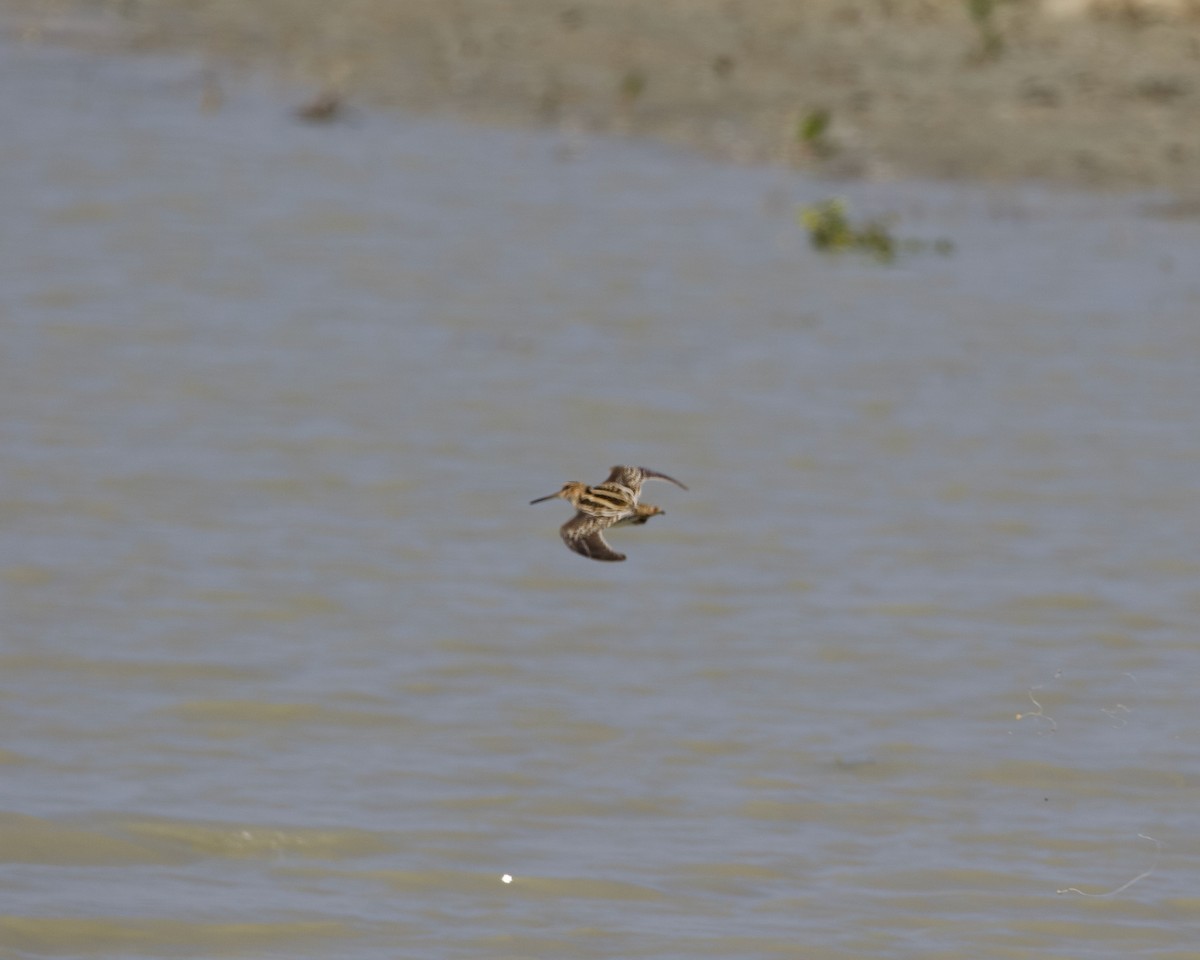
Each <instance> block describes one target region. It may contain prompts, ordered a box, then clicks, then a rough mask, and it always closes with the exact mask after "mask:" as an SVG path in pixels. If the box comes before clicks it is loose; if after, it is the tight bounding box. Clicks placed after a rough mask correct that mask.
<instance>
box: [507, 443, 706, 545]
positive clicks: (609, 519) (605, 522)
mask: <svg viewBox="0 0 1200 960" xmlns="http://www.w3.org/2000/svg"><path fill="white" fill-rule="evenodd" d="M647 480H666V481H668V482H670V483H673V484H675V486H677V487H681V488H682V489H684V490H686V489H687V487H685V486H684V485H683V484H682V483H680V482H679V481H678V480H676V479H675V478H674V477H668V476H667V475H666V474H665V473H659V472H658V471H656V470H647V469H646V468H645V467H626V466H616V467H613V468H612V471H611V472H610V473H609V475H608V479H607V480H605V481H604V482H603V483H598V484H596V485H595V486H594V487H589V486H588V485H587V484H586V483H581V482H580V481H578V480H570V481H568V482H567V483H564V484H563V486H562V489H561V490H559V491H558V492H557V493H551V494H549V495H547V496H545V497H538V498H537V499H536V500H530V501H529V502H530V503H531V504H534V503H541V502H542V501H543V500H553V499H555V498H558V499H560V500H566V501H567V503H569V504H570V505H571V506H573V507H574V508H575V516H574V517H572V518H571V519H570V520H568V521H567V522H566V523H564V524H563V525H562V527H561V528H559V531H558V532H559V534H560V535H561V536H562V538H563V543H565V544H566V545H567V546H568V547H570V548H571V549H572V550H574V551H575V552H576V553H578V554H581V555H583V556H585V557H590V558H591V559H593V560H624V559H625V554H623V553H617V551H616V550H614V549H613V548H612V547H610V546H609V545H608V542H607V541H606V540H605V539H604V531H605V530H607V529H608V528H609V527H624V526H633V525H638V526H640V525H641V524H644V523H645V522H646V521H647V520H649V519H650V518H651V517H655V516H658V515H659V514H661V513H664V512H665V511H664V510H662V509H661V508H660V507H655V506H652V505H651V504H648V503H641V502H639V499H640V497H641V495H642V484H643V483H645V482H646V481H647Z"/></svg>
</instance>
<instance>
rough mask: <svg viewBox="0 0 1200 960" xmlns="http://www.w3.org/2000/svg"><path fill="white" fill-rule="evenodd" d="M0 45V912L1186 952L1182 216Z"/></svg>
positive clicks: (512, 945)
mask: <svg viewBox="0 0 1200 960" xmlns="http://www.w3.org/2000/svg"><path fill="white" fill-rule="evenodd" d="M0 74H2V76H0V89H3V90H4V94H3V95H2V96H0V118H2V121H3V123H2V126H3V129H4V131H5V137H4V142H3V145H2V146H0V204H2V205H3V206H2V209H3V219H4V231H3V238H4V239H3V246H4V250H3V256H2V257H0V323H2V324H3V349H2V351H0V443H2V447H0V585H2V590H3V594H2V597H0V599H2V603H3V623H2V625H0V629H2V634H0V862H2V863H3V868H2V870H0V956H3V957H26V956H58V957H76V956H113V957H128V956H216V955H222V956H224V955H237V956H253V957H289V958H292V957H308V956H311V957H329V956H343V957H362V958H393V957H428V956H441V957H481V956H488V957H555V958H560V957H617V956H619V957H628V958H640V957H654V958H676V957H678V958H694V957H721V958H734V957H737V958H742V957H745V958H758V957H774V956H780V955H783V956H793V955H794V956H804V957H808V958H838V960H842V958H847V960H848V958H861V957H867V956H869V957H895V958H901V957H904V958H907V957H918V956H919V957H931V956H945V957H967V956H970V957H980V958H991V957H997V958H1006V957H1029V956H1039V957H1042V956H1051V955H1053V956H1064V957H1066V956H1070V957H1127V956H1131V955H1135V954H1136V955H1138V956H1140V957H1156V958H1167V957H1171V958H1178V957H1183V956H1190V955H1192V951H1194V950H1195V945H1196V944H1197V943H1200V922H1198V921H1197V911H1198V910H1200V899H1198V898H1197V890H1198V886H1197V878H1198V876H1200V840H1197V836H1198V833H1200V803H1198V801H1200V790H1198V789H1197V788H1198V787H1200V730H1198V723H1197V716H1198V713H1197V708H1196V698H1195V687H1196V678H1197V675H1198V672H1200V653H1198V652H1197V644H1196V627H1195V623H1196V621H1197V618H1198V616H1200V588H1198V587H1197V576H1198V575H1200V545H1198V544H1200V510H1198V509H1197V502H1196V501H1197V495H1198V493H1200V429H1197V422H1196V420H1197V414H1196V411H1197V410H1198V409H1200V376H1197V360H1198V357H1200V325H1198V324H1197V317H1200V280H1197V279H1196V278H1195V272H1194V264H1195V263H1196V262H1197V259H1198V258H1200V226H1197V224H1196V223H1195V222H1189V221H1180V220H1167V219H1155V218H1153V217H1150V216H1147V215H1146V213H1145V210H1146V206H1147V203H1148V202H1149V201H1147V199H1146V198H1125V199H1100V198H1095V197H1079V196H1075V197H1071V196H1061V195H1054V194H1050V193H1045V192H1040V191H1038V190H1035V189H1032V188H1031V189H1022V190H1006V191H1003V192H996V191H989V190H984V189H978V188H966V187H958V188H948V187H932V186H923V185H896V184H892V185H874V186H854V187H846V188H845V190H844V191H843V192H845V193H846V194H847V195H848V197H849V199H850V202H851V205H852V209H854V210H855V211H857V212H873V213H884V212H892V213H895V214H896V215H898V217H899V220H898V223H897V227H896V229H897V232H899V233H900V234H902V235H907V236H914V237H923V238H926V239H933V238H937V237H947V238H950V239H951V240H953V242H954V244H955V252H954V254H953V255H951V256H939V255H935V254H933V253H931V252H926V253H921V254H913V255H911V256H908V257H905V258H903V259H902V260H901V261H900V262H899V264H898V265H896V266H893V267H881V266H879V265H876V264H873V263H871V262H869V261H864V260H857V259H854V258H846V259H833V260H831V259H825V258H821V257H819V256H817V255H815V254H813V253H812V252H811V251H809V250H808V248H807V244H806V239H805V237H804V236H803V235H802V234H801V232H800V230H799V229H798V227H797V225H796V223H795V216H794V215H795V209H796V207H797V206H798V205H803V204H806V203H812V202H814V201H816V200H819V199H822V198H823V197H825V196H827V195H828V194H829V193H830V192H831V190H832V189H833V188H831V187H830V185H829V184H820V183H814V182H810V181H805V180H802V179H797V178H795V177H793V176H791V175H789V174H786V173H782V172H769V171H760V170H747V169H726V168H720V167H716V166H712V165H708V164H706V163H704V162H701V161H698V160H695V159H692V158H689V157H686V156H681V155H678V154H671V153H668V152H664V151H659V150H655V149H650V148H644V147H639V146H636V145H628V144H615V143H606V142H603V141H594V140H586V139H581V140H572V139H567V138H563V137H559V136H552V135H545V136H539V135H530V134H510V133H501V132H497V131H492V130H485V129H472V128H466V127H460V126H453V125H445V124H440V123H436V122H430V121H428V120H419V119H411V118H394V117H387V116H381V115H374V114H369V113H362V112H360V113H358V114H355V115H354V116H352V117H351V118H350V119H349V120H348V121H347V122H345V123H341V124H335V125H331V126H327V127H307V126H303V125H301V124H298V123H297V122H295V120H294V119H293V118H292V117H291V116H290V115H289V112H288V110H287V108H286V103H285V101H284V100H282V99H281V97H280V96H279V95H278V92H277V91H270V90H260V89H241V90H237V91H227V99H226V101H225V103H224V105H223V106H222V108H221V109H220V110H219V111H217V112H215V113H210V114H205V113H202V112H201V111H200V109H199V103H200V99H201V94H202V82H201V78H200V74H199V71H198V69H197V68H196V66H195V65H194V64H191V63H188V62H181V61H170V60H149V59H148V60H106V59H101V58H96V57H92V56H88V55H83V54H79V53H72V52H67V51H61V50H47V49H39V48H35V47H17V46H15V45H13V44H12V43H9V44H8V45H7V46H6V47H5V49H4V50H3V56H2V57H0ZM617 462H631V463H640V464H644V465H646V466H649V467H653V468H657V469H659V470H663V471H666V472H668V473H671V474H672V475H674V476H677V477H679V478H680V479H682V480H684V481H685V482H686V483H688V484H689V486H690V488H691V489H690V490H689V491H688V492H684V491H681V490H678V489H676V488H673V487H670V486H668V485H665V484H656V485H653V486H648V487H647V490H646V493H647V499H648V500H649V501H651V502H654V503H657V504H659V505H660V506H663V507H664V508H665V509H666V516H664V517H661V518H656V519H655V520H653V521H651V523H649V524H647V525H646V526H645V527H642V528H632V529H629V530H622V531H618V532H617V533H615V534H613V537H612V539H613V541H614V543H616V544H617V545H618V547H619V548H620V549H622V550H625V551H626V552H627V553H628V554H629V560H628V561H627V562H626V563H624V564H619V565H617V564H611V565H610V564H598V563H593V562H589V561H587V560H584V559H582V558H580V557H576V556H574V555H572V554H570V553H568V552H567V551H566V550H565V549H563V547H562V545H561V543H560V542H559V541H558V538H557V534H556V527H557V525H558V524H559V523H561V522H562V521H563V520H565V519H566V517H567V516H568V515H569V511H568V509H567V508H566V507H565V505H563V504H560V503H557V502H555V503H551V504H539V505H538V506H536V507H530V506H527V502H528V501H529V500H530V499H532V498H534V497H537V496H541V495H543V494H546V493H550V492H551V491H552V490H554V489H555V488H557V487H558V485H559V484H560V483H561V482H562V481H564V480H567V479H570V478H578V479H583V480H587V481H591V482H595V481H597V480H599V479H601V478H602V477H603V475H604V473H605V472H606V470H607V468H608V466H609V465H610V464H612V463H617ZM505 874H507V875H510V876H511V878H512V882H511V883H504V882H502V879H501V877H502V875H505ZM1059 891H1064V892H1059Z"/></svg>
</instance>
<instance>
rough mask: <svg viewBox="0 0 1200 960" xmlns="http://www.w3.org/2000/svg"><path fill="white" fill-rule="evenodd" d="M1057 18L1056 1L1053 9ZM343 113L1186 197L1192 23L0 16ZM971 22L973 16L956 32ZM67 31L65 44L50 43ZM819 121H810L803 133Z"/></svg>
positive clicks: (35, 6)
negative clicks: (337, 105)
mask: <svg viewBox="0 0 1200 960" xmlns="http://www.w3.org/2000/svg"><path fill="white" fill-rule="evenodd" d="M1064 2H1065V0H1064ZM0 7H3V8H7V9H8V10H9V12H10V14H12V17H11V18H10V19H16V20H18V21H19V22H20V23H21V24H22V27H21V29H22V30H23V32H24V34H25V35H26V36H29V37H33V38H38V37H40V38H44V39H50V40H54V39H61V38H63V37H64V36H67V35H69V36H71V37H73V38H75V40H76V41H79V40H80V38H83V37H86V36H87V35H88V30H87V29H82V30H81V29H79V28H78V27H79V24H80V23H81V19H80V18H81V17H86V20H87V22H88V23H91V24H93V25H94V24H96V23H99V24H100V25H101V26H102V28H103V29H100V30H98V31H97V33H96V35H97V36H98V35H100V34H103V35H104V36H105V37H106V38H107V42H110V43H111V42H113V39H114V38H116V42H117V44H118V45H119V46H122V47H125V48H128V49H142V50H185V51H192V52H198V53H201V54H202V55H203V56H204V57H205V58H206V59H207V60H208V62H209V63H210V64H211V65H212V67H213V70H214V72H215V74H216V75H217V76H219V77H220V78H221V82H222V83H224V84H229V83H234V82H236V76H237V69H238V68H239V67H250V68H254V69H262V68H266V69H270V70H273V71H278V72H279V73H281V74H282V75H283V76H285V77H287V78H288V79H289V80H294V81H297V82H300V83H303V84H307V85H309V86H310V87H311V88H312V89H313V90H333V91H336V92H337V93H338V94H339V95H341V96H344V97H345V98H346V99H347V100H349V101H351V102H354V101H359V102H363V103H372V104H377V105H397V106H403V107H406V108H415V109H419V110H439V111H451V112H454V113H457V114H459V115H462V116H466V117H470V118H473V119H484V120H487V121H489V122H502V123H535V124H552V125H563V126H567V127H574V128H580V129H587V130H594V131H604V132H610V133H618V134H628V135H634V136H645V137H653V138H657V139H660V140H664V141H668V142H671V143H676V144H681V145H687V146H691V147H696V148H699V149H701V150H703V151H705V152H708V153H710V154H713V155H716V156H718V157H722V158H726V159H730V160H734V161H738V162H767V163H781V164H788V165H791V166H794V167H797V168H803V169H808V170H811V171H812V172H814V173H818V174H827V175H833V176H866V177H875V178H886V177H908V176H920V177H969V178H976V179H982V180H1001V181H1004V180H1007V181H1011V180H1017V179H1024V178H1032V179H1039V180H1047V181H1053V182H1059V183H1069V184H1075V185H1086V186H1092V187H1101V188H1113V189H1123V188H1135V187H1166V188H1169V189H1172V190H1174V191H1176V192H1178V193H1181V194H1183V195H1185V196H1196V195H1197V193H1198V192H1200V122H1198V118H1200V15H1197V14H1196V12H1195V11H1194V10H1193V11H1191V12H1189V11H1188V10H1187V9H1178V8H1172V9H1167V8H1161V7H1160V8H1157V9H1156V8H1148V7H1135V6H1133V5H1131V4H1128V3H1126V4H1121V5H1118V6H1114V7H1110V8H1109V9H1108V10H1107V11H1101V12H1092V13H1078V12H1063V11H1064V10H1065V9H1067V8H1065V7H1063V5H1062V3H1060V4H1059V7H1058V12H1055V13H1047V12H1044V11H1042V9H1041V8H1039V7H1037V6H1035V5H1034V4H1033V3H1032V2H1031V0H1007V2H1000V0H963V2H959V0H873V2H868V0H805V2H795V0H793V2H783V0H656V2H654V3H646V2H643V0H341V2H339V3H324V2H318V0H241V2H230V0H129V2H125V3H121V4H119V5H116V4H103V3H90V4H89V3H84V2H82V0H74V2H70V0H62V2H58V3H52V2H46V0H43V2H40V3H32V2H29V0H3V2H0ZM972 10H973V11H974V16H972ZM68 28H70V29H68ZM823 121H824V122H823Z"/></svg>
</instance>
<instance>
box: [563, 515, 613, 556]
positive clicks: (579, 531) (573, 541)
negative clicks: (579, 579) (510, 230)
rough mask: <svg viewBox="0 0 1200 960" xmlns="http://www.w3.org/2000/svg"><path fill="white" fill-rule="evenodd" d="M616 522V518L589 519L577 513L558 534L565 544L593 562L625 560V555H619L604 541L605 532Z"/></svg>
mask: <svg viewBox="0 0 1200 960" xmlns="http://www.w3.org/2000/svg"><path fill="white" fill-rule="evenodd" d="M615 520H616V518H615V517H589V516H588V515H587V514H586V513H577V514H575V516H574V518H573V519H571V520H568V521H567V522H566V523H564V524H563V525H562V527H561V528H560V530H559V531H558V532H559V533H560V534H561V535H562V538H563V543H565V544H566V545H567V546H568V547H570V548H571V549H572V550H574V551H575V552H576V553H578V554H581V555H582V556H585V557H590V558H591V559H592V560H624V559H625V554H623V553H617V551H615V550H614V549H613V548H612V547H610V546H609V545H608V542H607V541H606V540H605V539H604V531H605V530H606V529H608V528H609V527H611V526H612V525H613V523H614V522H615Z"/></svg>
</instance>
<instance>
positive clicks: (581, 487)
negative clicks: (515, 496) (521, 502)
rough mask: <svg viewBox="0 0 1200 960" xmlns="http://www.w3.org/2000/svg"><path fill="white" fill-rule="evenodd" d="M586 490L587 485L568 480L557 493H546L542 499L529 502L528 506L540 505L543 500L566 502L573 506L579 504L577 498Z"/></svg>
mask: <svg viewBox="0 0 1200 960" xmlns="http://www.w3.org/2000/svg"><path fill="white" fill-rule="evenodd" d="M586 489H587V484H586V483H583V482H581V481H579V480H568V481H567V482H566V483H564V484H563V485H562V489H561V490H559V491H558V492H557V493H548V494H546V496H544V497H538V498H537V499H536V500H530V501H529V503H530V506H532V505H533V504H535V503H541V502H542V501H543V500H554V499H559V500H566V501H567V502H568V503H571V504H575V503H578V502H579V498H580V497H581V496H583V492H584V491H585V490H586Z"/></svg>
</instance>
